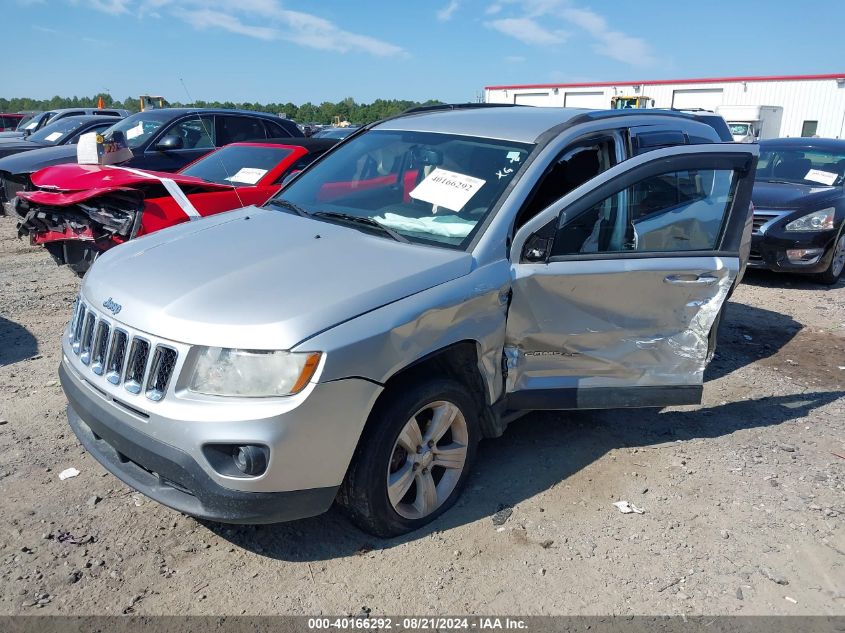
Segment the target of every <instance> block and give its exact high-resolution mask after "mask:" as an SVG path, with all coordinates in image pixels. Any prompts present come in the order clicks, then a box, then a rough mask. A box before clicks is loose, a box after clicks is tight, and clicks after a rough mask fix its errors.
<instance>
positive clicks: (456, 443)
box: [339, 379, 480, 537]
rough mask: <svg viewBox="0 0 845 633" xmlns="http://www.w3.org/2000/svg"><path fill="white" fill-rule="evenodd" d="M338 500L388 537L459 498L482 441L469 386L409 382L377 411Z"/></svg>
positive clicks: (365, 526)
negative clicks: (479, 443) (479, 441)
mask: <svg viewBox="0 0 845 633" xmlns="http://www.w3.org/2000/svg"><path fill="white" fill-rule="evenodd" d="M372 415H373V418H372V419H371V420H370V421H369V423H368V424H367V429H366V430H365V431H364V434H363V435H362V437H361V440H360V442H359V444H358V449H357V450H356V452H355V457H354V458H353V461H352V464H351V465H350V467H349V472H348V473H347V474H346V479H345V480H344V483H343V488H342V490H341V493H340V495H339V502H340V504H341V505H342V506H343V507H344V509H345V510H346V511H347V512H348V514H349V515H350V517H351V518H352V520H353V521H354V522H355V523H356V524H357V525H358V526H359V527H360V528H361V529H363V530H365V531H367V532H370V533H372V534H375V535H377V536H383V537H389V536H397V535H399V534H404V533H406V532H411V531H413V530H416V529H418V528H420V527H422V526H423V525H425V524H426V523H429V522H430V521H433V520H434V519H435V518H436V517H438V516H440V515H441V514H442V513H443V512H445V511H446V510H447V509H448V508H449V507H450V506H451V505H452V504H453V503H454V502H455V500H456V499H457V498H458V496H459V495H460V491H461V488H462V487H463V485H464V483H465V481H466V478H467V475H468V474H469V471H470V468H471V466H472V463H473V461H474V459H475V452H476V446H477V444H478V440H479V435H480V431H479V425H478V411H477V407H476V406H475V403H474V401H473V399H472V397H471V395H470V394H469V393H468V392H467V390H466V388H464V386H463V385H461V384H460V383H458V382H456V381H454V380H447V379H438V380H431V381H427V382H424V383H421V384H412V385H411V386H410V387H409V386H407V385H404V386H403V387H402V388H397V389H396V390H395V391H394V392H393V393H387V394H385V400H384V401H383V402H382V403H380V405H379V406H378V408H377V409H376V410H375V411H374V412H373V414H372Z"/></svg>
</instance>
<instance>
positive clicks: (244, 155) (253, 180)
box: [181, 145, 291, 186]
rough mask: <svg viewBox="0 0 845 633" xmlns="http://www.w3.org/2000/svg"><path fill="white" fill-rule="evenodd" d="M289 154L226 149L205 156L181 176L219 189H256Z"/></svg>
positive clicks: (261, 149)
mask: <svg viewBox="0 0 845 633" xmlns="http://www.w3.org/2000/svg"><path fill="white" fill-rule="evenodd" d="M290 153H291V150H289V149H287V148H286V147H281V146H279V147H259V146H256V145H227V146H226V147H223V148H221V149H219V150H217V151H216V152H212V153H211V154H206V155H205V156H203V157H202V158H200V159H199V160H198V161H196V162H195V163H192V164H191V165H189V166H188V167H186V168H185V169H183V170H182V172H181V173H182V174H185V175H186V176H194V177H196V178H202V179H203V180H207V181H209V182H216V183H220V184H221V185H235V186H244V185H256V184H258V182H259V181H260V180H261V179H262V178H264V176H265V175H266V174H267V172H269V171H272V170H273V169H274V168H275V167H276V166H278V164H279V163H281V162H282V161H283V160H284V159H285V157H286V156H288V155H289V154H290Z"/></svg>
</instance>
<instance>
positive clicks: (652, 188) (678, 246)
mask: <svg viewBox="0 0 845 633" xmlns="http://www.w3.org/2000/svg"><path fill="white" fill-rule="evenodd" d="M733 183H734V172H733V171H732V170H714V169H705V170H685V171H675V172H669V173H665V174H659V175H657V176H651V177H649V178H646V179H644V180H641V181H640V182H637V183H636V184H634V185H632V186H630V187H628V188H626V189H623V190H621V191H618V192H616V193H615V194H613V195H611V196H608V197H607V198H605V199H604V200H602V201H601V202H599V203H598V204H595V205H593V206H592V207H590V208H589V209H587V210H586V211H584V212H583V213H580V214H578V215H577V216H575V217H573V218H571V219H567V220H566V221H565V223H564V225H563V227H562V228H560V229H558V232H557V235H556V236H555V242H554V246H553V249H552V255H553V256H556V255H577V254H585V253H624V252H673V251H699V250H713V249H715V248H716V247H717V245H718V241H719V236H720V235H721V233H722V226H723V225H724V222H725V219H726V216H727V211H728V209H730V206H731V201H732V199H733V189H734V187H733Z"/></svg>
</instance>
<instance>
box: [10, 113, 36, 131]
mask: <svg viewBox="0 0 845 633" xmlns="http://www.w3.org/2000/svg"><path fill="white" fill-rule="evenodd" d="M36 115H37V113H36V114H27V115H26V116H25V117H24V118H22V119H21V120H20V121H18V125H17V127H16V128H15V129H16V130H25V129H26V128H27V126H28V125H29V124H30V123H31V122H32V120H33V119H35V117H36ZM36 124H37V122H36Z"/></svg>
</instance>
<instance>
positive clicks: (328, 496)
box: [59, 358, 378, 523]
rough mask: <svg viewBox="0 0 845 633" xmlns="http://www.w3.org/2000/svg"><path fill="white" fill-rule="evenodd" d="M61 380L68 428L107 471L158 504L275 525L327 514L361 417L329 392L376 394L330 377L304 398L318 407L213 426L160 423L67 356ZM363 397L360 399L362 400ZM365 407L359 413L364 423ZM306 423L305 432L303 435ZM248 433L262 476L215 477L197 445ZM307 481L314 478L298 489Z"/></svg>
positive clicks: (240, 438)
mask: <svg viewBox="0 0 845 633" xmlns="http://www.w3.org/2000/svg"><path fill="white" fill-rule="evenodd" d="M59 377H60V379H61V383H62V388H63V389H64V391H65V394H66V395H67V398H68V401H69V406H68V421H69V423H70V426H71V428H72V429H73V431H74V433H75V434H76V436H77V437H78V438H79V440H80V442H81V443H82V445H83V446H84V447H85V448H86V450H87V451H88V452H89V453H91V455H92V456H93V457H94V458H95V459H96V460H97V461H99V462H100V463H101V464H102V465H103V466H104V467H105V468H106V469H107V470H108V471H109V472H111V473H112V474H113V475H115V476H116V477H118V478H119V479H120V480H121V481H123V482H124V483H126V484H127V485H129V486H131V487H133V488H135V489H136V490H138V491H140V492H142V493H143V494H145V495H147V496H148V497H150V498H151V499H154V500H155V501H158V502H159V503H162V504H163V505H166V506H168V507H170V508H173V509H175V510H178V511H180V512H183V513H185V514H189V515H192V516H195V517H199V518H204V519H209V520H213V521H220V522H225V523H276V522H280V521H289V520H293V519H298V518H304V517H308V516H314V515H317V514H320V513H322V512H325V511H326V510H327V509H328V508H329V507H330V506H331V504H332V502H333V500H334V498H335V495H336V493H337V490H338V488H339V486H340V483H341V482H342V480H343V475H344V473H345V471H346V468H347V466H348V464H349V460H350V459H351V457H352V453H353V452H354V448H355V444H356V443H357V438H358V436H359V435H360V432H361V429H362V428H363V422H361V424H359V425H356V424H354V423H353V417H354V416H353V415H352V412H351V410H350V409H347V408H344V407H345V406H346V405H347V404H363V403H362V402H354V403H353V402H348V403H344V402H342V401H334V400H333V399H332V398H331V393H332V392H333V391H334V392H335V394H336V395H338V396H340V395H341V392H342V391H343V389H342V387H345V388H346V389H347V391H348V390H349V388H350V387H352V388H353V389H354V390H357V391H359V392H367V393H369V392H370V391H372V393H373V395H372V399H373V400H374V399H375V397H376V395H377V392H378V390H377V389H369V388H366V387H364V385H368V386H369V387H373V388H375V387H377V386H376V385H373V384H372V383H367V382H366V381H359V380H349V381H336V383H329V385H328V386H329V387H330V388H329V389H326V390H323V391H324V393H323V394H321V393H320V391H321V390H320V389H319V388H317V389H315V390H314V392H312V393H311V398H309V400H311V399H312V398H314V397H315V396H317V397H319V396H320V395H323V396H326V397H328V398H329V399H328V400H324V401H321V402H317V403H316V404H317V407H316V408H315V407H308V406H305V404H303V405H300V406H299V407H297V408H295V409H293V410H292V411H289V412H287V413H284V414H281V415H278V416H277V417H275V418H271V419H269V420H254V421H246V420H239V421H234V422H231V423H226V424H225V425H221V424H219V423H215V422H208V421H206V422H187V421H184V420H173V419H170V420H161V419H159V418H158V417H157V416H156V417H155V419H154V417H153V416H149V417H148V418H147V419H142V418H140V417H139V416H137V415H135V414H133V412H132V408H127V405H126V404H125V403H123V402H121V401H119V400H117V399H116V398H113V397H112V396H111V395H110V394H109V393H107V392H105V391H103V390H101V389H98V388H95V387H94V386H93V385H92V384H91V383H90V382H89V381H88V380H86V379H85V374H81V375H80V373H79V372H78V371H77V370H76V369H75V368H74V367H73V366H71V365H70V364H69V362H68V359H67V358H65V359H64V360H63V362H62V364H61V366H60V368H59ZM342 383H349V384H347V385H345V386H344V385H343V384H342ZM359 383H363V385H361V384H359ZM318 387H320V385H318ZM332 387H341V388H339V389H338V388H335V389H332ZM347 395H349V393H347ZM349 399H350V400H352V398H349ZM369 399H370V398H369V397H368V396H365V401H368V400H369ZM306 402H307V401H306ZM156 404H160V403H156ZM321 404H328V405H329V406H331V407H334V409H335V410H336V411H337V412H338V413H337V414H336V416H335V418H334V419H327V416H326V415H325V414H324V415H319V414H318V409H319V408H320V405H321ZM368 411H369V409H367V411H366V412H363V416H364V417H363V419H365V418H366V413H367V412H368ZM341 418H342V419H343V421H344V422H345V426H346V428H345V429H342V430H341V433H340V435H339V436H338V435H336V434H335V438H334V439H335V440H336V441H335V442H329V443H324V442H325V437H324V436H325V434H326V433H328V434H329V435H331V434H334V433H336V431H337V427H336V426H335V423H336V422H337V421H338V420H339V419H341ZM161 425H164V426H161ZM164 427H170V428H169V433H164V432H159V430H161V429H164ZM308 427H310V428H311V429H313V433H311V434H307V433H303V429H306V430H307V428H308ZM163 437H166V438H167V441H163ZM256 438H259V440H260V441H261V442H262V443H263V444H265V445H266V446H268V447H269V449H270V460H269V465H268V468H267V471H266V472H265V473H264V474H263V475H262V476H260V477H254V478H249V477H231V476H226V475H225V474H221V473H219V472H217V471H215V470H214V468H213V467H212V465H211V464H210V463H209V462H208V460H207V459H206V458H205V456H204V453H203V450H202V449H203V446H205V445H207V444H214V443H223V442H226V443H229V442H231V443H236V444H237V443H253V442H255V441H256ZM303 460H305V461H303ZM304 464H307V466H304ZM305 468H307V470H305ZM308 481H312V482H314V484H313V485H303V483H304V482H308ZM286 482H288V483H290V484H293V485H292V486H289V485H286Z"/></svg>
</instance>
